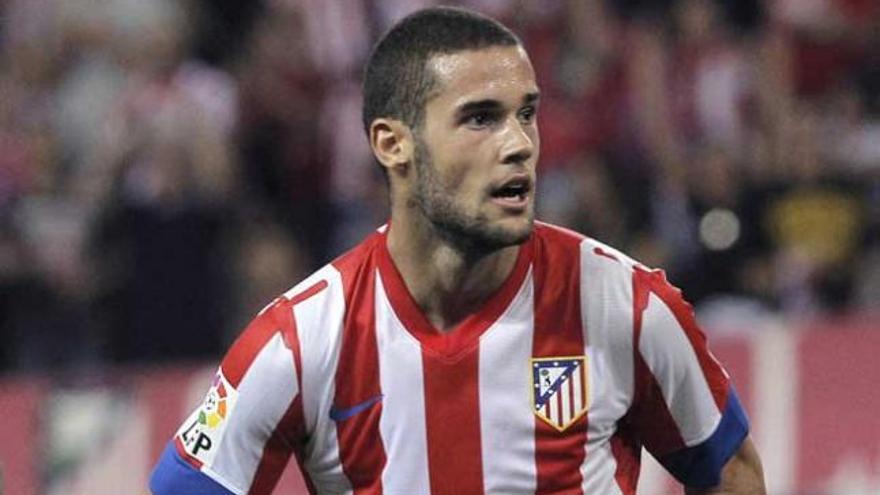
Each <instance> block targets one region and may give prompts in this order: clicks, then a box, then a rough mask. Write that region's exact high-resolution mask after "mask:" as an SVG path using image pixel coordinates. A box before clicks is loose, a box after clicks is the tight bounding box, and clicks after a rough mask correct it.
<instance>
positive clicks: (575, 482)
mask: <svg viewBox="0 0 880 495" xmlns="http://www.w3.org/2000/svg"><path fill="white" fill-rule="evenodd" d="M582 239H583V238H582V237H579V236H576V235H574V234H572V233H570V232H567V231H563V230H561V229H557V228H555V227H550V226H547V225H545V224H540V223H539V224H537V225H536V229H535V243H534V249H535V252H534V260H535V261H534V280H535V282H534V283H535V286H534V293H535V333H534V340H533V342H532V355H533V357H536V358H540V357H552V356H581V355H583V354H584V351H585V343H584V334H583V323H582V320H581V307H580V285H579V284H580V244H581V241H582ZM584 383H586V382H584ZM586 443H587V415H583V416H582V417H580V418H579V419H578V420H577V421H576V422H575V423H574V424H572V425H571V426H569V427H568V428H566V429H565V431H562V432H560V431H558V430H556V429H555V428H553V427H552V426H550V425H549V424H547V423H545V422H544V421H543V420H541V419H540V418H537V417H536V418H535V465H536V470H537V477H538V479H537V490H536V491H537V492H538V493H560V494H563V493H564V494H569V493H570V494H575V493H577V494H579V493H582V491H581V484H582V481H583V479H582V476H581V465H582V464H583V462H584V459H585V456H586Z"/></svg>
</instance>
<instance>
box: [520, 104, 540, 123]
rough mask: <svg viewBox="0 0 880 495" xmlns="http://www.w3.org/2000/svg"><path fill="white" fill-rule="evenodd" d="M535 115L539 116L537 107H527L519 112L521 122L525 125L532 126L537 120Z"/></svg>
mask: <svg viewBox="0 0 880 495" xmlns="http://www.w3.org/2000/svg"><path fill="white" fill-rule="evenodd" d="M535 114H537V109H535V107H531V106H529V107H525V108H523V109H522V110H520V111H519V120H520V122H523V123H525V124H530V123H531V122H532V121H533V120H535Z"/></svg>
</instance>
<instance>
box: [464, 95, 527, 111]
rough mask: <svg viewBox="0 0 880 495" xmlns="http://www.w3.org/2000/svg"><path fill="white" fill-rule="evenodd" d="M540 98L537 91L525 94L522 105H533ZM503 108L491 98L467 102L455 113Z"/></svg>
mask: <svg viewBox="0 0 880 495" xmlns="http://www.w3.org/2000/svg"><path fill="white" fill-rule="evenodd" d="M540 98H541V94H540V93H539V92H537V91H534V92H531V93H527V94H526V95H525V96H523V104H524V105H528V104H531V103H535V102H537V101H538V100H539V99H540ZM503 106H504V105H502V103H501V102H500V101H498V100H494V99H491V98H487V99H485V100H476V101H469V102H467V103H465V104H463V105H461V106H460V107H458V110H457V111H456V113H458V114H466V113H471V112H474V111H479V110H496V109H499V108H501V107H503Z"/></svg>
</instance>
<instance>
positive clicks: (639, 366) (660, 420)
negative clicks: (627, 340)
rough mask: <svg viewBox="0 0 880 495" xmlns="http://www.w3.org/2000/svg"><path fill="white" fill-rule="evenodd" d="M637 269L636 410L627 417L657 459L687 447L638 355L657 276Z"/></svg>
mask: <svg viewBox="0 0 880 495" xmlns="http://www.w3.org/2000/svg"><path fill="white" fill-rule="evenodd" d="M657 273H658V272H648V271H645V270H642V269H639V268H636V269H635V271H634V272H633V364H634V368H635V387H634V391H633V406H632V408H631V410H630V411H629V413H627V414H628V416H630V417H631V422H632V426H633V429H634V430H635V431H634V434H636V435H637V438H639V439H640V440H641V441H642V443H644V445H645V447H647V448H648V450H649V451H650V452H651V453H652V454H653V455H655V456H659V455H663V454H665V453H669V452H673V451H675V450H678V449H680V448H682V447H685V443H684V440H682V438H681V433H680V432H679V430H678V425H677V424H676V423H675V420H674V419H673V418H672V414H671V413H670V412H669V408H668V407H667V406H666V401H665V400H664V398H663V391H662V390H661V389H660V385H659V384H658V383H657V380H656V379H655V378H654V375H653V374H652V373H651V370H650V368H649V367H648V364H647V363H646V362H645V359H644V358H643V357H642V353H641V352H639V341H640V340H641V335H642V320H643V316H644V312H645V309H646V308H647V307H648V299H649V296H650V295H651V293H652V292H653V289H654V287H655V284H656V276H657V275H656V274H657Z"/></svg>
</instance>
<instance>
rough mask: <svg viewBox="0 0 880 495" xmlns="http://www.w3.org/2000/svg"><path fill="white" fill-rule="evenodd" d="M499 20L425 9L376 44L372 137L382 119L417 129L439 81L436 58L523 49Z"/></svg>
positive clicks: (369, 119) (368, 110) (369, 112)
mask: <svg viewBox="0 0 880 495" xmlns="http://www.w3.org/2000/svg"><path fill="white" fill-rule="evenodd" d="M521 44H522V43H521V42H520V40H519V38H518V37H517V36H516V35H515V34H513V32H512V31H511V30H509V29H507V28H506V27H505V26H503V25H502V24H501V23H499V22H498V21H496V20H494V19H491V18H489V17H486V16H484V15H482V14H478V13H476V12H472V11H469V10H464V9H460V8H454V7H432V8H427V9H424V10H419V11H417V12H415V13H413V14H410V15H409V16H407V17H405V18H403V19H402V20H401V21H400V22H398V23H397V24H395V25H394V26H393V27H392V28H391V29H390V30H389V31H388V32H386V33H385V35H384V36H382V38H381V39H380V40H379V41H378V43H376V46H375V47H374V48H373V52H372V53H371V54H370V57H369V59H368V61H367V66H366V70H365V71H364V85H363V94H364V103H363V113H362V118H363V124H364V130H365V131H366V132H367V135H369V133H370V125H371V124H372V123H373V121H374V120H375V119H377V118H381V117H387V118H393V119H397V120H400V121H402V122H404V123H405V124H407V125H408V126H410V127H411V128H413V129H415V128H418V127H419V126H420V125H421V123H422V120H423V118H424V113H425V103H426V102H427V100H428V96H429V94H430V92H431V90H432V89H433V88H434V86H435V84H436V81H435V80H434V75H433V74H432V73H431V71H430V70H429V69H428V61H429V60H430V58H431V57H432V56H434V55H438V54H449V53H455V52H459V51H463V50H478V49H481V48H487V47H491V46H515V45H521Z"/></svg>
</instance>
